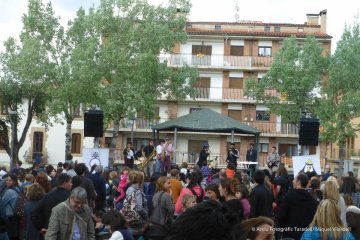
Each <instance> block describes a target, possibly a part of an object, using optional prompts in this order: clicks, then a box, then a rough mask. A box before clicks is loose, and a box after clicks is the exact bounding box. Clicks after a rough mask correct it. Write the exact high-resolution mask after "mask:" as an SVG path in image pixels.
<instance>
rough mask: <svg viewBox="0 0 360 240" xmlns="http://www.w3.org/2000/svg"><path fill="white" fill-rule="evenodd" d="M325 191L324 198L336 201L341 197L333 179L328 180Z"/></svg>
mask: <svg viewBox="0 0 360 240" xmlns="http://www.w3.org/2000/svg"><path fill="white" fill-rule="evenodd" d="M323 193H324V194H323V199H333V200H335V201H339V199H340V194H339V190H338V188H337V186H336V184H335V183H334V182H333V181H326V183H325V186H324V190H323Z"/></svg>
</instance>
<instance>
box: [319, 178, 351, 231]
mask: <svg viewBox="0 0 360 240" xmlns="http://www.w3.org/2000/svg"><path fill="white" fill-rule="evenodd" d="M323 199H333V200H335V201H337V202H338V204H339V207H340V210H341V212H340V218H341V221H342V223H343V225H344V226H345V227H347V223H346V206H345V201H344V198H343V197H341V196H340V194H339V190H338V187H337V185H336V183H335V182H334V181H327V182H326V183H325V185H324V193H323Z"/></svg>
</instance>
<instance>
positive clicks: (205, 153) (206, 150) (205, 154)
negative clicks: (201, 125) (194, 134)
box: [197, 143, 210, 169]
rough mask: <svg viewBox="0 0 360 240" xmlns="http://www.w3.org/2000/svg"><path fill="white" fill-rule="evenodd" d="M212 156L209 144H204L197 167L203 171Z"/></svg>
mask: <svg viewBox="0 0 360 240" xmlns="http://www.w3.org/2000/svg"><path fill="white" fill-rule="evenodd" d="M209 156H210V150H209V144H207V143H204V144H203V149H202V150H201V151H200V155H199V161H198V162H197V165H198V166H199V168H200V169H201V167H203V166H207V158H208V157H209Z"/></svg>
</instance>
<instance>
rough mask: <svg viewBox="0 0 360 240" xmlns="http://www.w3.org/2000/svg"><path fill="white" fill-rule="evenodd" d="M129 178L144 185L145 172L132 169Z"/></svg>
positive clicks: (132, 182) (134, 182)
mask: <svg viewBox="0 0 360 240" xmlns="http://www.w3.org/2000/svg"><path fill="white" fill-rule="evenodd" d="M128 179H129V182H130V183H131V184H138V185H139V186H142V185H143V184H144V173H142V172H140V171H131V172H130V173H129V175H128Z"/></svg>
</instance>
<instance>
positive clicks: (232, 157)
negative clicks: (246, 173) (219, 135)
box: [226, 143, 239, 171]
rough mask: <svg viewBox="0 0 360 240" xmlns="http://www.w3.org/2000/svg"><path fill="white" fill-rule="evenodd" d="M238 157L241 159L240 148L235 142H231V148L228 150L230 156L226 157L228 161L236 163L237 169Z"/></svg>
mask: <svg viewBox="0 0 360 240" xmlns="http://www.w3.org/2000/svg"><path fill="white" fill-rule="evenodd" d="M238 159H239V150H237V149H236V148H235V143H230V149H229V151H228V156H227V158H226V161H227V162H229V163H232V164H233V165H234V167H235V171H236V169H237V160H238Z"/></svg>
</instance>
